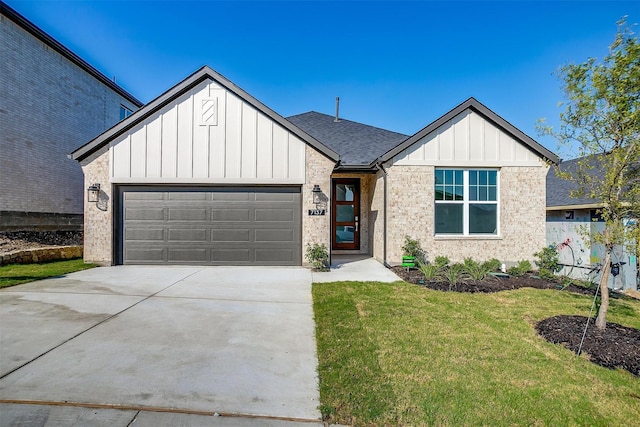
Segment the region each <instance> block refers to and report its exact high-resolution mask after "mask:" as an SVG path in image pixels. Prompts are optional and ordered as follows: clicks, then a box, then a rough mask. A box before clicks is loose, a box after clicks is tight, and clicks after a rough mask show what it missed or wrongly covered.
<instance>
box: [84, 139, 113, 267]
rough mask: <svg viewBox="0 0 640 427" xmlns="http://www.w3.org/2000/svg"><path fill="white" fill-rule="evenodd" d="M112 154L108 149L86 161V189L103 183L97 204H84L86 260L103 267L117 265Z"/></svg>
mask: <svg viewBox="0 0 640 427" xmlns="http://www.w3.org/2000/svg"><path fill="white" fill-rule="evenodd" d="M110 157H111V156H110V155H109V149H108V147H104V148H103V149H101V150H99V151H97V152H96V153H94V154H92V155H91V156H89V157H87V158H86V159H85V160H83V161H82V163H81V165H82V172H84V187H85V188H88V187H89V186H90V185H91V184H100V196H99V198H98V202H97V203H90V202H88V201H87V200H86V191H85V192H84V194H85V201H84V260H85V262H94V263H96V264H100V265H112V264H113V243H114V241H113V227H112V222H113V220H114V218H115V217H116V216H117V215H116V214H115V213H114V212H113V208H114V200H113V196H114V194H113V186H112V185H111V184H110V183H109V169H110Z"/></svg>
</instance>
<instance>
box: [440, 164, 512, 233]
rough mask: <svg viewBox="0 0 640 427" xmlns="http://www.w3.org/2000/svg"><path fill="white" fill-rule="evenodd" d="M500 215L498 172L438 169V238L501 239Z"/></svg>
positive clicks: (490, 170) (491, 170) (492, 170)
mask: <svg viewBox="0 0 640 427" xmlns="http://www.w3.org/2000/svg"><path fill="white" fill-rule="evenodd" d="M498 212H499V201H498V171H497V170H495V169H436V171H435V215H434V216H435V234H436V235H462V236H472V235H498V224H499V221H498Z"/></svg>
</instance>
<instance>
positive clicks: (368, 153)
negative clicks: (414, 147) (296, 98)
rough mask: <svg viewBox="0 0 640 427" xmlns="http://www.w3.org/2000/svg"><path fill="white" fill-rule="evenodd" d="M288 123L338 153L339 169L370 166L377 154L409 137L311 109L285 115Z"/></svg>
mask: <svg viewBox="0 0 640 427" xmlns="http://www.w3.org/2000/svg"><path fill="white" fill-rule="evenodd" d="M287 120H289V121H290V122H291V123H293V124H295V125H296V126H298V127H299V128H300V129H302V130H303V131H305V132H306V133H308V134H309V135H311V136H312V137H314V138H316V139H317V140H318V141H320V142H322V143H323V144H324V145H326V146H327V147H329V148H331V149H332V150H333V151H335V152H337V153H339V154H340V166H339V167H341V168H349V167H363V166H364V167H367V168H368V167H369V166H370V164H371V163H373V162H375V160H376V159H377V158H378V156H379V155H380V153H385V152H387V151H388V150H390V149H392V148H393V147H395V146H397V145H398V144H399V143H401V142H402V141H404V140H406V139H407V138H408V137H409V136H408V135H404V134H401V133H397V132H392V131H389V130H385V129H380V128H377V127H374V126H369V125H365V124H362V123H358V122H353V121H351V120H345V119H339V120H338V121H336V120H335V117H334V116H330V115H327V114H322V113H317V112H315V111H310V112H308V113H303V114H298V115H295V116H291V117H287Z"/></svg>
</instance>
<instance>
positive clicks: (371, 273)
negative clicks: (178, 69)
mask: <svg viewBox="0 0 640 427" xmlns="http://www.w3.org/2000/svg"><path fill="white" fill-rule="evenodd" d="M311 275H312V281H313V282H315V283H325V282H347V281H353V282H396V281H398V280H402V279H400V278H399V277H398V276H396V275H395V274H394V273H393V272H392V271H391V270H389V269H388V268H386V267H385V266H384V265H382V263H380V262H379V261H377V260H376V259H374V258H371V257H370V256H368V255H334V256H333V257H332V260H331V271H328V272H315V271H314V272H312V273H311Z"/></svg>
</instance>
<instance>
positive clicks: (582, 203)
mask: <svg viewBox="0 0 640 427" xmlns="http://www.w3.org/2000/svg"><path fill="white" fill-rule="evenodd" d="M583 159H584V158H578V159H573V160H567V161H563V162H562V163H560V164H559V165H558V166H557V169H560V170H561V171H562V172H569V173H572V174H575V172H576V170H577V167H578V162H579V161H581V160H583ZM589 160H590V163H593V165H594V166H593V169H592V171H593V173H594V174H595V175H596V177H597V176H601V175H602V167H600V164H601V159H600V157H599V156H593V157H592V158H591V159H589ZM577 189H578V183H576V182H575V181H572V180H568V179H562V178H560V177H559V176H558V174H557V170H556V168H555V167H552V168H549V171H548V172H547V210H554V209H555V210H562V209H580V208H584V209H589V208H597V207H600V206H602V203H600V202H598V201H597V200H595V199H591V198H588V197H577V198H576V197H571V190H577Z"/></svg>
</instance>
